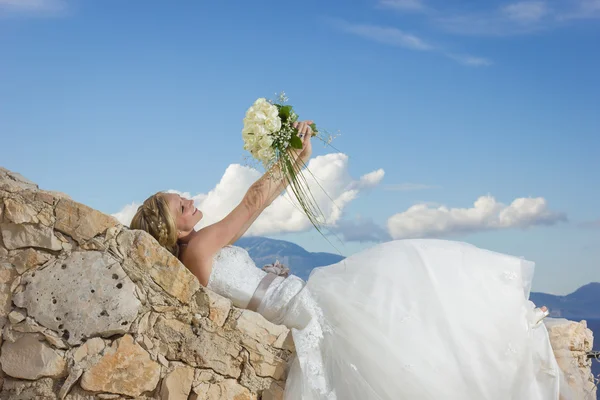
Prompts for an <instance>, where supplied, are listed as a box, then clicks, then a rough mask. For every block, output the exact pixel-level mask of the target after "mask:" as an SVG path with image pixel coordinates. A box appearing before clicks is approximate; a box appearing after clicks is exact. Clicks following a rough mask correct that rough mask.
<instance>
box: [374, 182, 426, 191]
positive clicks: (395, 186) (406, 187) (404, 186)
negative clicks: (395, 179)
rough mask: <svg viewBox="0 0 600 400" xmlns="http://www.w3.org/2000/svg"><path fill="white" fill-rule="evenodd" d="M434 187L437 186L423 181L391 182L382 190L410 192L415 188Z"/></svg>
mask: <svg viewBox="0 0 600 400" xmlns="http://www.w3.org/2000/svg"><path fill="white" fill-rule="evenodd" d="M435 188H437V186H432V185H425V184H423V183H392V184H388V185H385V186H384V187H383V189H384V190H390V191H399V192H412V191H416V190H427V189H435Z"/></svg>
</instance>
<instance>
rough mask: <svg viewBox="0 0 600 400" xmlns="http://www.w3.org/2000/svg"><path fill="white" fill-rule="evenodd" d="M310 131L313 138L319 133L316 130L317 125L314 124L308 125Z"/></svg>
mask: <svg viewBox="0 0 600 400" xmlns="http://www.w3.org/2000/svg"><path fill="white" fill-rule="evenodd" d="M310 129H312V131H313V136H315V135H316V134H317V133H319V131H318V129H317V124H315V123H314V122H313V123H312V124H310Z"/></svg>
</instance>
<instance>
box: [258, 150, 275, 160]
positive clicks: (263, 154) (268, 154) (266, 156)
mask: <svg viewBox="0 0 600 400" xmlns="http://www.w3.org/2000/svg"><path fill="white" fill-rule="evenodd" d="M274 156H275V153H274V152H273V150H272V149H271V148H267V149H260V150H258V158H259V159H260V160H261V161H262V162H269V161H270V160H271V159H272V158H273V157H274Z"/></svg>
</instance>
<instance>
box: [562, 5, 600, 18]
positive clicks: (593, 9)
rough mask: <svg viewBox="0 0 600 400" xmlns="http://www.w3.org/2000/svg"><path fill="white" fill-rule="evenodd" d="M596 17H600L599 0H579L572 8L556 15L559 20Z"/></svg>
mask: <svg viewBox="0 0 600 400" xmlns="http://www.w3.org/2000/svg"><path fill="white" fill-rule="evenodd" d="M596 18H600V0H579V1H577V2H576V6H575V7H574V8H572V9H570V10H567V11H563V12H562V13H561V14H560V15H559V16H558V19H559V20H561V21H564V20H576V19H596Z"/></svg>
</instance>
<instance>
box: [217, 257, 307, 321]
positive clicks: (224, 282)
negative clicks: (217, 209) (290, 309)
mask: <svg viewBox="0 0 600 400" xmlns="http://www.w3.org/2000/svg"><path fill="white" fill-rule="evenodd" d="M266 274H267V273H266V272H264V271H263V270H261V269H259V268H257V267H256V264H254V261H252V258H250V255H249V254H248V252H247V251H246V250H245V249H243V248H241V247H236V246H227V247H224V248H223V249H221V250H220V251H219V252H218V253H217V254H216V255H215V257H214V259H213V266H212V272H211V275H210V278H209V280H208V288H209V289H211V290H212V291H214V292H216V293H218V294H220V295H221V296H224V297H227V298H228V299H230V300H231V301H232V302H233V304H234V305H235V306H237V307H240V308H247V307H248V303H249V302H250V299H251V298H252V295H253V294H254V292H255V291H256V288H257V287H258V284H259V283H260V281H261V280H262V279H263V278H264V277H265V275H266ZM303 287H304V281H303V280H302V279H300V278H298V277H297V276H294V275H292V276H289V277H288V278H283V277H277V278H275V280H274V281H273V282H272V283H271V285H270V286H269V288H268V289H267V291H266V293H265V296H264V297H263V299H262V301H261V303H260V305H259V307H258V310H257V311H258V312H259V313H260V314H262V315H263V316H264V317H265V318H267V319H268V320H270V321H271V322H274V323H278V324H282V323H284V316H285V315H284V313H285V308H286V306H287V305H289V303H290V301H291V300H292V299H293V298H294V297H295V296H296V295H297V294H298V293H299V292H300V291H301V290H302V288H303Z"/></svg>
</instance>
